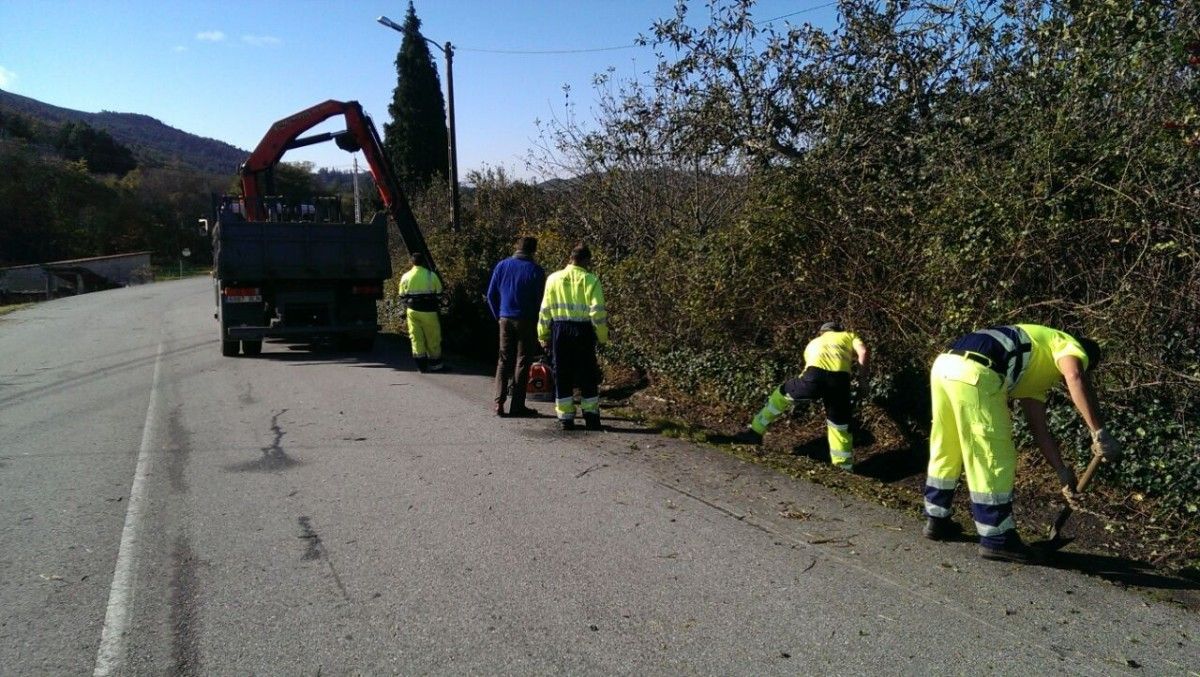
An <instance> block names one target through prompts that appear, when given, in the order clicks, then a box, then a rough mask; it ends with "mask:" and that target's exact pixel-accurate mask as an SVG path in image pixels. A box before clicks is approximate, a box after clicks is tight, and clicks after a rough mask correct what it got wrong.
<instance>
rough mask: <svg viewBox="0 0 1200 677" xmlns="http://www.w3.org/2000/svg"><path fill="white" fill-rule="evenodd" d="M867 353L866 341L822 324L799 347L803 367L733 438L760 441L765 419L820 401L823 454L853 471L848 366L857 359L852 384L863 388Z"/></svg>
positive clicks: (833, 325) (839, 327)
mask: <svg viewBox="0 0 1200 677" xmlns="http://www.w3.org/2000/svg"><path fill="white" fill-rule="evenodd" d="M870 359H871V353H870V350H869V349H868V348H867V344H866V343H863V340H862V339H861V338H859V337H858V334H856V333H854V332H852V331H846V328H845V327H843V326H842V324H841V323H840V322H826V323H825V324H823V325H821V329H820V333H819V334H818V335H817V337H816V338H814V339H813V340H811V341H809V342H808V345H807V346H805V348H804V364H805V367H804V371H803V372H802V373H801V374H800V376H799V377H798V378H793V379H788V380H787V381H785V382H784V383H783V385H781V386H779V387H778V388H776V389H775V392H773V393H771V397H770V398H769V399H768V400H767V404H766V406H764V407H763V408H762V410H761V411H759V412H758V415H757V416H755V417H754V420H753V421H752V422H751V423H750V427H749V428H747V429H746V430H744V431H743V432H741V433H740V434H738V435H737V436H736V437H734V438H733V441H734V442H738V443H742V444H760V443H762V436H763V433H765V432H766V430H767V426H769V425H771V422H772V421H774V420H775V419H777V418H779V417H780V416H782V415H783V414H784V413H786V412H788V411H791V409H792V408H793V407H794V406H795V403H796V400H816V399H820V400H821V401H822V402H824V404H825V428H826V433H827V437H828V439H829V457H830V460H831V461H832V462H833V465H834V466H835V467H838V468H841V469H842V470H850V471H852V470H854V436H853V434H852V433H851V432H850V420H851V418H852V415H851V406H850V370H851V368H852V366H853V364H854V362H855V361H856V360H857V362H858V382H859V386H860V388H865V387H866V383H867V378H868V375H869V368H870Z"/></svg>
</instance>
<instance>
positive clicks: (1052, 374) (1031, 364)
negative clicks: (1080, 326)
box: [1008, 324, 1088, 402]
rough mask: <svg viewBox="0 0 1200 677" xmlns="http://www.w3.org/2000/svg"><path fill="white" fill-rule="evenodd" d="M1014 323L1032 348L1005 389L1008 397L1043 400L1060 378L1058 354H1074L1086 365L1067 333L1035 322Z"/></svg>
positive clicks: (1082, 354)
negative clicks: (1012, 380)
mask: <svg viewBox="0 0 1200 677" xmlns="http://www.w3.org/2000/svg"><path fill="white" fill-rule="evenodd" d="M1016 327H1017V328H1018V329H1020V330H1021V331H1023V332H1025V335H1026V336H1028V337H1029V342H1030V345H1031V348H1032V349H1031V350H1030V353H1029V359H1028V361H1027V362H1026V363H1025V369H1024V370H1023V371H1022V372H1021V373H1020V374H1019V375H1017V377H1016V382H1015V383H1014V384H1013V386H1012V389H1011V390H1010V391H1009V393H1008V396H1009V397H1010V398H1012V399H1030V400H1037V401H1039V402H1045V401H1046V394H1047V393H1048V392H1049V390H1050V388H1052V387H1053V386H1054V385H1056V384H1058V383H1060V382H1061V381H1062V372H1060V371H1059V370H1058V359H1059V358H1060V357H1065V356H1067V355H1072V356H1074V357H1077V358H1079V361H1080V362H1082V363H1083V368H1084V369H1087V366H1088V358H1087V353H1086V352H1084V350H1083V346H1082V345H1080V343H1079V341H1077V340H1075V337H1073V336H1071V335H1070V334H1067V333H1066V332H1062V331H1059V330H1057V329H1051V328H1050V327H1043V326H1042V325H1039V324H1018V325H1016Z"/></svg>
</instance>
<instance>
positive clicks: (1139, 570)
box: [1045, 551, 1200, 609]
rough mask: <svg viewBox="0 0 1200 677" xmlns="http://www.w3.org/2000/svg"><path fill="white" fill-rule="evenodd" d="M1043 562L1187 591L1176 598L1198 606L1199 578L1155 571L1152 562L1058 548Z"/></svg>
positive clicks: (1119, 580) (1136, 583) (1123, 581)
mask: <svg viewBox="0 0 1200 677" xmlns="http://www.w3.org/2000/svg"><path fill="white" fill-rule="evenodd" d="M1045 566H1048V567H1051V568H1054V569H1064V570H1068V571H1078V572H1080V573H1083V574H1088V575H1089V576H1098V577H1100V578H1103V579H1104V580H1106V581H1111V582H1113V583H1119V584H1121V585H1128V586H1133V587H1138V588H1148V589H1154V590H1174V591H1179V592H1184V593H1188V594H1185V595H1180V596H1179V597H1182V598H1185V599H1178V600H1177V601H1179V602H1181V603H1183V604H1185V605H1186V606H1188V607H1189V608H1193V609H1195V608H1200V579H1198V578H1194V577H1184V576H1174V575H1171V574H1168V573H1164V572H1161V571H1156V570H1155V569H1154V567H1153V566H1152V565H1150V564H1147V563H1145V562H1138V561H1135V560H1130V559H1125V558H1124V557H1112V556H1109V555H1095V554H1090V553H1080V552H1062V551H1060V552H1057V553H1055V554H1054V556H1053V557H1051V558H1049V559H1048V560H1047V561H1046V564H1045Z"/></svg>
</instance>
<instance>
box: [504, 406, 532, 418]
mask: <svg viewBox="0 0 1200 677" xmlns="http://www.w3.org/2000/svg"><path fill="white" fill-rule="evenodd" d="M508 415H509V416H512V417H514V418H534V417H536V416H537V415H538V413H537V409H530V408H529V407H527V406H525V405H523V404H514V405H512V407H511V408H509V410H508Z"/></svg>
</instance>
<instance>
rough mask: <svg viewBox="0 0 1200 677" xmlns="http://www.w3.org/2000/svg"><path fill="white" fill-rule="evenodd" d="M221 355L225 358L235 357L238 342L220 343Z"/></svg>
mask: <svg viewBox="0 0 1200 677" xmlns="http://www.w3.org/2000/svg"><path fill="white" fill-rule="evenodd" d="M221 354H222V355H224V356H225V357H237V354H238V342H237V341H224V340H223V341H221Z"/></svg>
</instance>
